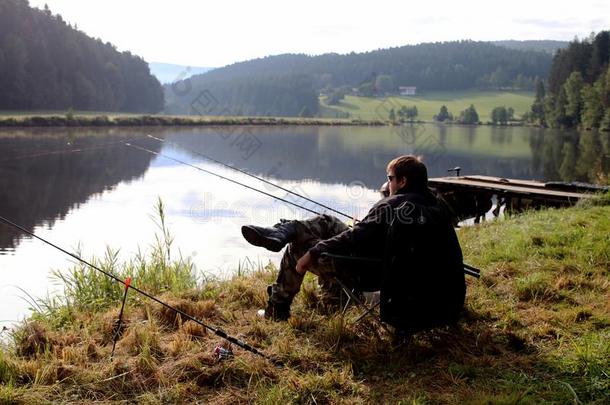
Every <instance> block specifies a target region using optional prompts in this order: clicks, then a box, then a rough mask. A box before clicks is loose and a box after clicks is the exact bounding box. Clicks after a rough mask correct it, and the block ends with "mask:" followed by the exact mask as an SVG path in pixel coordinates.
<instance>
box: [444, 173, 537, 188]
mask: <svg viewBox="0 0 610 405" xmlns="http://www.w3.org/2000/svg"><path fill="white" fill-rule="evenodd" d="M449 178H450V177H449ZM461 178H464V179H470V180H475V181H485V182H489V183H498V184H510V185H515V186H516V185H519V186H527V187H539V188H544V187H546V183H543V182H542V181H536V180H519V179H506V178H502V177H491V176H479V175H475V176H462V177H461Z"/></svg>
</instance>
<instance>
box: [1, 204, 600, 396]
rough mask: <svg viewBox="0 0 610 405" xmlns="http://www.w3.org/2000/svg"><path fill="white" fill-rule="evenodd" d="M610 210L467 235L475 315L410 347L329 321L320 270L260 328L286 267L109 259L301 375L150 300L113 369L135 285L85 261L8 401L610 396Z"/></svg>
mask: <svg viewBox="0 0 610 405" xmlns="http://www.w3.org/2000/svg"><path fill="white" fill-rule="evenodd" d="M609 201H610V196H607V197H606V198H605V203H604V202H601V201H600V202H599V203H598V205H595V206H594V205H589V206H580V207H576V208H570V209H563V210H544V211H539V212H531V213H526V214H524V215H520V216H517V217H514V218H511V219H509V220H506V221H500V222H494V223H487V224H483V225H481V226H478V227H471V228H467V229H461V230H460V232H459V236H460V240H461V243H462V247H463V250H464V253H465V258H466V260H467V261H468V262H469V263H471V264H473V265H475V266H477V267H480V268H481V269H482V278H481V280H479V281H475V280H472V279H470V280H469V281H468V283H469V290H468V297H467V308H466V311H465V314H464V317H463V319H462V320H461V322H460V323H459V325H458V326H456V327H452V328H446V329H437V330H433V331H430V332H426V333H420V334H418V335H416V336H415V337H414V339H413V340H412V342H410V343H409V344H407V345H406V346H403V347H398V348H395V347H393V346H392V345H391V343H390V339H389V337H388V336H386V335H385V333H384V332H383V331H382V330H380V329H379V328H378V327H376V326H375V324H373V323H371V322H369V321H363V322H360V323H359V324H356V325H354V324H352V323H351V320H353V318H354V317H355V316H356V313H357V311H355V310H350V311H348V313H347V314H346V315H345V316H340V315H337V314H334V315H328V314H325V313H324V310H323V309H322V308H321V306H320V305H319V303H318V299H317V295H316V289H317V287H316V283H315V280H314V279H313V278H311V277H309V276H308V277H307V278H306V280H305V283H304V287H303V291H302V293H301V294H299V295H298V296H297V300H296V302H295V304H294V306H293V317H292V318H291V319H290V321H289V322H288V323H274V322H269V321H264V320H260V319H258V318H257V317H256V314H255V312H256V309H258V308H260V307H262V306H263V305H264V304H265V299H266V293H265V286H266V285H267V284H268V283H270V282H271V281H272V280H273V279H274V277H275V275H276V269H275V268H274V267H273V266H271V265H270V266H267V267H265V268H259V269H252V270H251V271H249V272H243V271H242V272H241V274H238V275H235V276H234V277H232V278H231V279H229V280H207V281H206V282H205V283H202V282H201V280H196V279H195V277H194V276H193V274H192V272H191V270H192V269H191V266H190V264H189V262H188V261H186V260H178V261H175V260H170V257H169V256H168V255H169V253H168V249H167V247H169V245H170V244H171V243H170V244H168V243H166V242H165V241H171V238H168V237H166V236H162V237H160V238H159V241H160V242H159V246H158V248H157V249H156V250H155V252H154V253H153V254H152V256H151V257H146V258H144V257H139V258H135V259H134V260H133V261H132V262H131V263H128V264H125V265H119V264H117V263H116V260H114V256H113V255H112V254H108V255H107V257H106V258H105V259H104V260H100V261H98V262H99V264H100V265H101V266H102V267H103V268H105V269H107V270H110V271H114V272H115V273H117V274H119V275H121V276H126V275H133V276H134V283H135V285H137V286H139V287H141V288H143V289H146V290H150V291H151V292H153V293H155V294H158V295H159V296H160V297H162V298H163V299H165V300H167V301H168V302H169V303H171V304H173V305H176V306H178V307H179V308H180V309H183V310H184V311H186V312H189V313H192V314H194V315H196V316H198V317H200V318H201V319H204V320H206V321H207V322H209V323H212V324H215V325H218V326H221V327H222V328H223V329H225V330H226V331H227V332H228V333H230V334H233V335H235V336H238V337H240V338H242V339H244V340H246V341H248V342H249V343H252V344H253V345H255V346H256V347H258V348H261V349H262V350H264V351H265V352H266V353H269V354H271V355H274V356H276V357H278V358H280V359H282V360H283V361H284V362H285V364H286V366H285V367H283V368H277V367H275V366H273V365H272V364H270V363H269V362H267V361H265V360H263V359H261V358H260V357H256V356H255V355H252V354H250V353H247V352H244V351H243V350H241V349H239V348H234V350H235V357H234V358H233V359H231V360H227V361H222V362H216V361H215V360H214V358H213V355H212V350H213V349H214V347H215V346H216V345H219V344H222V343H223V341H222V340H221V339H220V338H218V337H216V336H214V335H213V334H210V333H206V332H205V331H204V330H203V329H202V328H201V327H199V326H198V325H196V324H193V323H192V322H188V321H187V322H184V321H183V320H181V319H180V318H179V317H178V318H177V317H176V316H175V315H174V314H173V313H171V312H169V311H166V310H164V309H163V308H162V307H160V306H158V305H156V304H152V303H151V302H149V301H145V300H143V299H140V298H139V297H137V296H136V295H135V294H132V295H130V299H129V305H128V308H127V310H126V327H125V329H124V330H123V333H122V337H121V338H120V340H119V341H118V344H117V349H116V353H115V356H114V359H113V360H112V361H111V360H110V352H111V347H112V336H113V322H114V320H115V319H116V318H117V314H118V310H119V305H120V297H121V293H122V291H121V288H120V286H118V285H115V284H112V283H110V282H108V281H107V280H105V279H103V278H100V277H99V276H97V274H95V273H92V272H91V271H89V270H87V269H84V268H76V269H72V270H71V271H69V272H66V273H63V276H61V277H63V279H64V282H65V285H66V297H65V299H63V300H55V301H49V300H47V301H44V302H43V304H44V305H42V307H41V308H40V309H39V311H38V312H37V313H35V314H34V316H33V317H32V319H31V320H29V321H28V322H26V323H25V324H23V325H22V326H21V327H20V328H18V329H17V330H15V331H13V332H12V338H11V339H10V342H9V344H8V346H7V347H5V348H4V349H3V350H2V351H1V352H0V381H2V384H3V385H1V386H0V402H3V403H44V402H62V401H65V402H89V401H107V402H113V401H116V402H120V401H129V402H139V403H174V402H184V403H192V402H194V401H202V402H212V403H236V402H237V403H239V402H243V403H246V402H256V403H292V402H295V403H311V404H321V403H380V402H386V401H387V402H393V403H396V402H399V400H402V401H403V403H416V404H423V403H456V404H457V403H480V404H487V403H502V404H512V403H540V402H545V401H546V402H554V403H562V404H563V403H599V404H601V403H608V401H610V316H609V313H610V240H609V239H608V235H609V234H610V203H609ZM162 229H164V228H163V227H162ZM162 235H167V233H166V232H162Z"/></svg>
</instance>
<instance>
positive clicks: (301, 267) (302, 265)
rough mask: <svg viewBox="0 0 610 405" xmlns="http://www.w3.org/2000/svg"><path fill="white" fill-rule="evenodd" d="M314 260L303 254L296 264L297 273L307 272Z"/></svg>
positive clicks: (307, 254)
mask: <svg viewBox="0 0 610 405" xmlns="http://www.w3.org/2000/svg"><path fill="white" fill-rule="evenodd" d="M314 262H315V260H314V259H313V257H311V255H310V254H309V252H307V253H305V254H304V255H303V256H302V257H301V258H300V259H299V261H298V262H297V273H299V274H305V273H307V270H309V268H310V267H311V266H312V265H313V264H314Z"/></svg>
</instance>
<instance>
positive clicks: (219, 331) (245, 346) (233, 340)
mask: <svg viewBox="0 0 610 405" xmlns="http://www.w3.org/2000/svg"><path fill="white" fill-rule="evenodd" d="M0 221H2V222H4V223H5V224H7V225H10V226H12V227H13V228H16V229H19V230H20V231H22V232H24V233H26V234H27V235H30V236H31V237H33V238H36V239H38V240H39V241H41V242H43V243H45V244H47V245H49V246H51V247H53V248H55V249H57V250H59V251H60V252H62V253H65V254H67V255H68V256H70V257H72V258H74V259H76V260H78V261H79V262H81V263H83V264H85V265H86V266H89V267H90V268H92V269H94V270H97V271H99V272H100V273H102V274H104V275H105V276H106V277H109V278H111V279H113V280H114V281H116V282H118V283H120V284H123V285H124V286H125V287H129V288H130V289H132V290H134V291H136V292H137V293H139V294H141V295H143V296H145V297H146V298H148V299H150V300H152V301H154V302H156V303H157V304H160V305H162V306H164V307H165V308H167V309H169V310H171V311H174V312H176V313H177V314H180V315H181V316H182V317H184V318H186V319H188V320H191V321H193V322H195V323H197V324H199V325H201V326H203V327H204V328H205V329H208V330H210V331H212V332H213V333H214V334H215V335H217V336H219V337H221V338H223V339H225V340H227V341H229V342H231V343H233V344H235V345H237V346H239V347H241V348H242V349H244V350H247V351H249V352H251V353H254V354H257V355H259V356H261V357H263V358H265V359H267V360H269V361H271V362H272V363H274V364H276V365H281V362H280V361H279V360H277V359H275V358H273V357H271V356H268V355H267V354H265V353H263V352H261V351H260V350H258V349H257V348H255V347H253V346H250V345H249V344H248V343H246V342H244V341H242V340H239V339H237V338H236V337H234V336H231V335H229V334H227V333H226V332H225V331H223V330H222V329H220V328H217V327H215V326H212V325H208V324H206V323H204V322H203V321H202V320H200V319H198V318H196V317H194V316H192V315H189V314H188V313H186V312H184V311H182V310H181V309H178V308H175V307H173V306H171V305H169V304H168V303H166V302H163V301H161V300H160V299H158V298H156V297H155V296H153V295H151V294H149V293H147V292H146V291H144V290H141V289H139V288H138V287H134V286H133V285H128V284H127V282H126V281H124V280H122V279H120V278H119V277H117V276H115V275H114V274H112V273H109V272H108V271H105V270H103V269H101V268H99V267H97V266H95V265H94V264H91V263H89V262H88V261H86V260H85V259H83V258H81V257H80V256H78V255H76V254H74V253H71V252H68V251H67V250H65V249H63V248H61V247H59V246H57V245H55V244H54V243H52V242H49V241H48V240H46V239H44V238H41V237H40V236H37V235H35V234H34V233H33V232H31V231H29V230H27V229H25V228H24V227H23V226H21V225H18V224H16V223H14V222H12V221H10V220H9V219H6V218H4V217H3V216H1V215H0Z"/></svg>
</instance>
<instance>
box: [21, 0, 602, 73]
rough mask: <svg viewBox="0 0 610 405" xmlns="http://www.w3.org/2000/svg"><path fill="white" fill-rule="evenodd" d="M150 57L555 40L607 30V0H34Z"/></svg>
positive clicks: (230, 58)
mask: <svg viewBox="0 0 610 405" xmlns="http://www.w3.org/2000/svg"><path fill="white" fill-rule="evenodd" d="M45 3H47V4H48V5H49V7H50V9H51V11H52V12H53V13H54V14H57V13H59V14H61V15H62V17H63V18H64V19H65V20H66V21H68V22H70V23H72V24H76V25H77V26H78V28H79V29H80V30H82V31H84V32H85V33H87V34H88V35H90V36H93V37H99V38H101V39H102V40H104V41H108V42H111V43H113V44H115V45H116V46H117V48H118V49H119V50H129V51H131V52H132V53H135V54H137V55H140V56H142V57H144V59H146V60H147V61H149V62H168V63H177V64H182V65H190V66H203V67H219V66H224V65H227V64H230V63H233V62H238V61H243V60H247V59H252V58H257V57H263V56H267V55H277V54H281V53H307V54H322V53H327V52H338V53H347V52H351V51H355V52H362V51H369V50H374V49H378V48H388V47H392V46H400V45H406V44H417V43H421V42H434V41H452V40H459V39H473V40H484V41H488V40H499V39H519V40H524V39H556V40H571V39H573V38H574V36H578V37H579V38H582V37H586V36H588V34H589V33H590V32H591V31H596V32H597V31H600V30H607V29H610V2H609V1H603V0H580V1H573V0H572V1H566V0H556V1H549V0H539V1H536V0H512V1H483V0H462V1H407V0H400V1H372V0H368V1H360V0H352V1H341V0H326V1H321V0H310V1H300V2H295V1H288V0H281V1H280V0H261V1H252V0H249V1H248V0H239V1H238V0H216V1H205V0H173V1H171V2H170V1H165V0H30V4H31V5H32V6H35V7H39V8H42V7H43V6H44V4H45Z"/></svg>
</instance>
